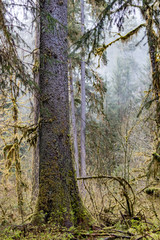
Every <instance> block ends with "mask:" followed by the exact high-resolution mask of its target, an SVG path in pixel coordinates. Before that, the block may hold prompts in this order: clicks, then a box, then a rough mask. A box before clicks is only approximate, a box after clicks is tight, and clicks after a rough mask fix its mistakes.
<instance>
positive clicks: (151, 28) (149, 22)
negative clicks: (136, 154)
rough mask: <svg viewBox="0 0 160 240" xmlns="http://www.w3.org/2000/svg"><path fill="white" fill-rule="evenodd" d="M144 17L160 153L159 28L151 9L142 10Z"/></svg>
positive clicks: (157, 148)
mask: <svg viewBox="0 0 160 240" xmlns="http://www.w3.org/2000/svg"><path fill="white" fill-rule="evenodd" d="M142 14H143V16H144V18H145V19H146V30H147V31H146V32H147V37H148V46H149V54H150V60H151V67H152V81H153V90H154V93H155V97H156V124H157V145H156V153H157V154H158V155H160V61H159V51H160V29H159V25H158V24H155V22H154V17H153V9H152V8H149V9H148V10H145V11H142Z"/></svg>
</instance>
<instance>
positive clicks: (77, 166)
mask: <svg viewBox="0 0 160 240" xmlns="http://www.w3.org/2000/svg"><path fill="white" fill-rule="evenodd" d="M69 75H70V76H69V78H70V92H71V109H72V125H73V142H74V158H75V169H76V175H77V177H79V154H78V140H77V127H76V115H75V106H74V91H73V73H72V62H71V60H70V63H69Z"/></svg>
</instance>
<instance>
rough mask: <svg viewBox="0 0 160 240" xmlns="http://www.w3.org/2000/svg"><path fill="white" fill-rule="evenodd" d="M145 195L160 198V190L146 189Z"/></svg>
mask: <svg viewBox="0 0 160 240" xmlns="http://www.w3.org/2000/svg"><path fill="white" fill-rule="evenodd" d="M145 193H146V194H148V195H150V196H154V197H160V188H147V189H146V190H145Z"/></svg>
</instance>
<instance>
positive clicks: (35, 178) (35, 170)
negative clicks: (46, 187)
mask: <svg viewBox="0 0 160 240" xmlns="http://www.w3.org/2000/svg"><path fill="white" fill-rule="evenodd" d="M36 7H37V10H36V11H37V12H36V18H37V19H36V27H35V28H36V29H35V33H36V34H35V35H36V36H35V41H36V42H35V47H36V51H35V56H34V58H35V59H34V62H35V72H34V80H35V83H36V84H37V86H39V62H40V57H39V54H40V51H39V47H40V18H39V0H37V1H36ZM39 104H40V103H39V91H38V90H36V91H35V95H34V124H38V121H39ZM37 134H38V133H37ZM38 189H39V138H37V143H36V146H34V149H33V161H32V202H33V203H35V201H36V199H37V197H38Z"/></svg>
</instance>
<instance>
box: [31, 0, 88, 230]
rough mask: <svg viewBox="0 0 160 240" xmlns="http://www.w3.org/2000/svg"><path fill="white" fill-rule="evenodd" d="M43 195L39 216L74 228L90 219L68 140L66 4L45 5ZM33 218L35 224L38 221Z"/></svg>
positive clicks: (42, 48) (41, 133)
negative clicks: (82, 197)
mask: <svg viewBox="0 0 160 240" xmlns="http://www.w3.org/2000/svg"><path fill="white" fill-rule="evenodd" d="M40 16H41V19H40V20H41V31H40V59H41V63H40V79H39V87H40V94H41V96H40V98H41V104H40V118H41V126H40V129H39V136H40V139H39V141H40V142H39V143H40V144H39V145H40V148H39V149H40V159H39V195H38V202H37V207H36V211H37V213H38V214H37V218H36V217H35V219H34V220H35V221H36V220H37V221H38V220H40V218H39V217H38V216H39V214H40V213H41V212H43V213H44V215H43V216H44V220H45V221H46V222H47V221H49V220H50V221H51V220H53V222H55V223H58V224H61V225H64V226H67V227H70V226H71V225H78V224H80V223H84V222H85V219H86V216H85V214H84V209H83V206H82V202H81V199H80V197H79V193H78V187H77V184H76V178H75V172H74V168H73V162H72V158H71V149H70V138H69V100H68V69H67V0H63V1H58V0H57V1H55V0H50V1H43V2H41V14H40ZM34 220H33V221H34Z"/></svg>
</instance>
